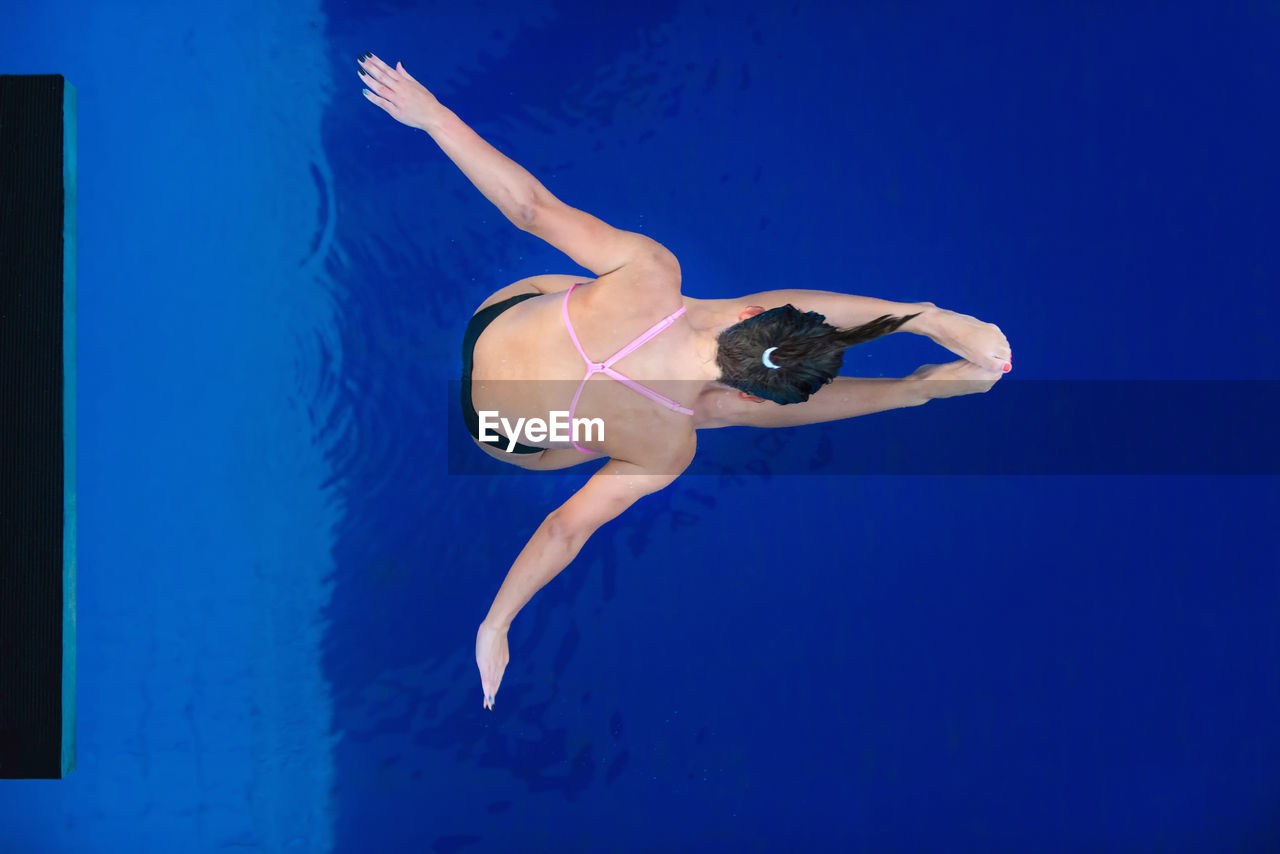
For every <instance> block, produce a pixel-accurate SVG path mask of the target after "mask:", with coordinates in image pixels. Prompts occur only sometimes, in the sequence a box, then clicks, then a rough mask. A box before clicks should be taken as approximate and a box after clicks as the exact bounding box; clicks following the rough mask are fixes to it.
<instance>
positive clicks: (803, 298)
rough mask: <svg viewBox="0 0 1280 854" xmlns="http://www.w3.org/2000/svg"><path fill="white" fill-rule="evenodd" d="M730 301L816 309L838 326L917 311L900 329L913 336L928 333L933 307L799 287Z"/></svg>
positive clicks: (928, 304)
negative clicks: (915, 315) (917, 315)
mask: <svg viewBox="0 0 1280 854" xmlns="http://www.w3.org/2000/svg"><path fill="white" fill-rule="evenodd" d="M732 301H733V302H735V303H741V305H742V307H744V308H745V307H746V306H749V305H758V306H762V307H763V308H764V309H765V310H766V311H768V310H769V309H771V308H778V307H779V306H784V305H793V306H795V307H796V308H797V309H799V310H800V311H816V312H817V313H818V314H821V315H824V316H825V317H826V319H827V323H830V324H831V325H832V326H836V327H839V328H841V329H851V328H853V327H855V326H861V325H862V324H864V323H870V322H871V321H873V320H875V319H876V318H877V317H882V316H884V315H886V314H891V315H894V316H895V317H903V316H905V315H908V314H919V315H920V316H919V317H917V318H915V319H913V320H909V321H907V322H906V323H905V324H903V325H902V327H901V329H900V331H902V332H914V333H916V334H917V335H930V330H929V324H928V322H927V321H928V319H929V318H930V317H931V315H932V310H933V309H936V308H937V306H935V305H934V304H933V303H931V302H892V301H890V300H884V299H876V298H875V297H860V296H856V295H854V294H842V293H836V292H835V291H813V290H803V289H790V290H778V291H762V292H760V293H758V294H747V295H746V296H743V297H737V298H735V299H734V300H732Z"/></svg>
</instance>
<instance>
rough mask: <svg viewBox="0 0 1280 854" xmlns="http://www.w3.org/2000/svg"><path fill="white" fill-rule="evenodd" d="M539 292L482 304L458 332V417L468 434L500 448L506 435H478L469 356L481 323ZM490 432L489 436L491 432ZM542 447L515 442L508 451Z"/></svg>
mask: <svg viewBox="0 0 1280 854" xmlns="http://www.w3.org/2000/svg"><path fill="white" fill-rule="evenodd" d="M540 296H542V294H516V295H515V296H513V297H509V298H507V299H504V300H503V301H502V302H495V303H494V304H493V305H490V306H486V307H485V308H482V309H481V310H480V311H477V312H476V313H475V315H474V316H473V317H472V318H471V322H470V323H468V324H467V331H466V333H465V334H464V335H463V336H462V420H463V421H465V422H466V423H467V432H468V433H470V434H471V436H472V438H474V439H476V440H477V441H481V442H484V444H486V445H493V446H494V447H495V448H497V449H498V450H500V451H505V450H507V444H508V443H509V442H510V441H511V440H510V439H507V438H505V437H500V438H497V439H494V438H491V439H489V440H488V441H484V440H483V439H480V414H479V413H478V412H476V407H475V404H473V403H472V402H471V360H472V358H473V356H474V355H475V351H476V341H477V340H479V338H480V335H481V333H483V332H484V330H485V327H486V326H488V325H489V324H490V323H493V320H494V318H496V317H497V316H498V315H500V314H502V313H503V312H504V311H506V310H507V309H509V308H511V306H513V305H515V304H516V303H518V302H521V301H523V300H527V299H529V298H531V297H540ZM490 435H491V436H492V434H490ZM544 450H546V449H545V448H534V447H532V446H530V445H524V444H521V443H520V442H516V444H515V447H514V448H512V449H511V453H513V454H537V453H540V452H541V451H544Z"/></svg>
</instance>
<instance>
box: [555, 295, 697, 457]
mask: <svg viewBox="0 0 1280 854" xmlns="http://www.w3.org/2000/svg"><path fill="white" fill-rule="evenodd" d="M581 284H582V282H576V283H574V284H573V285H571V286H570V287H569V290H567V291H565V294H564V303H563V304H562V305H561V307H560V308H561V313H562V314H563V315H564V326H565V329H568V330H569V337H570V338H572V339H573V346H574V347H576V348H578V352H579V353H580V354H581V355H582V360H583V361H584V362H586V363H587V375H586V376H585V377H583V378H582V382H580V383H578V391H577V392H576V393H575V394H574V395H573V403H572V404H570V405H569V423H570V425H572V424H573V413H574V412H575V411H576V410H577V408H578V398H580V397H582V390H583V389H584V388H586V385H587V380H589V379H591V375H592V374H595V373H603V374H605V375H607V376H610V377H613V378H614V379H615V380H617V381H618V382H620V383H622V384H623V385H625V386H627V387H628V388H630V389H632V390H634V391H637V392H639V393H640V394H643V395H644V396H645V397H647V398H649V399H650V400H652V401H654V402H655V403H661V404H662V405H663V406H665V407H666V408H667V409H670V410H673V411H675V412H680V413H683V414H685V415H692V414H693V410H692V409H690V408H689V407H687V406H681V405H680V404H679V403H677V402H676V401H674V400H672V399H671V398H669V397H663V396H662V395H660V394H658V393H657V392H656V391H654V390H653V389H651V388H647V387H646V386H643V385H641V384H640V383H638V382H636V381H635V380H633V379H631V378H630V377H627V376H624V375H622V374H621V373H619V372H618V371H615V370H614V369H613V365H614V363H615V362H617V361H618V360H620V359H622V358H623V357H624V356H627V355H630V354H631V353H633V352H635V350H636V348H638V347H640V346H641V345H643V344H644V343H645V342H647V341H648V340H649V339H651V338H653V337H654V336H655V335H657V334H659V333H660V332H662V330H664V329H666V328H667V327H668V326H670V325H671V324H673V323H675V322H676V318H678V317H680V315H682V314H684V309H685V307H684V306H680V310H679V311H675V312H672V313H671V314H669V315H667V316H666V317H664V318H662V320H659V321H658V322H657V323H655V324H653V326H650V327H649V328H648V329H647V330H645V331H644V332H642V333H641V334H640V337H638V338H636V340H634V341H632V342H631V343H630V344H628V345H627V346H625V347H623V348H622V349H621V350H619V351H618V352H616V353H614V354H613V355H612V356H610V357H609V358H607V359H605V360H604V361H603V362H593V361H591V357H590V356H588V355H587V354H586V351H585V350H583V349H582V343H581V342H580V341H579V340H578V334H577V333H576V332H574V331H573V324H572V323H570V322H569V294H571V293H573V289H574V288H576V287H577V286H578V285H581ZM570 429H572V426H571V428H570ZM573 446H574V447H575V448H577V449H578V450H579V451H582V452H583V453H584V454H590V453H592V452H591V451H589V450H587V449H586V448H584V447H582V446H581V445H579V444H578V443H577V442H574V443H573Z"/></svg>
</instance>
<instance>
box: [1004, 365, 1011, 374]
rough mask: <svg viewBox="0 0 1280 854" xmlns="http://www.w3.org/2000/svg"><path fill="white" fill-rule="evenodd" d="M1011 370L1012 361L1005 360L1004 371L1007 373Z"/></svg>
mask: <svg viewBox="0 0 1280 854" xmlns="http://www.w3.org/2000/svg"><path fill="white" fill-rule="evenodd" d="M1012 370H1013V363H1012V362H1006V363H1005V365H1004V372H1005V373H1006V374H1007V373H1009V372H1010V371H1012Z"/></svg>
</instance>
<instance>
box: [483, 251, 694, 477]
mask: <svg viewBox="0 0 1280 854" xmlns="http://www.w3.org/2000/svg"><path fill="white" fill-rule="evenodd" d="M575 283H583V284H579V285H578V287H577V288H575V289H574V291H573V294H572V295H571V297H570V300H569V316H570V320H571V321H572V322H573V326H574V330H575V332H576V333H577V335H578V340H579V342H580V343H581V345H582V348H583V350H584V351H585V352H586V353H587V355H588V356H589V357H591V359H592V360H595V361H602V360H604V359H606V358H608V357H609V356H611V355H613V354H614V353H615V352H617V351H618V350H619V349H621V348H622V347H624V346H626V345H627V344H628V343H630V342H631V341H633V340H634V339H635V338H636V337H637V336H638V335H640V334H641V333H643V332H644V331H645V330H646V329H648V328H649V327H650V326H652V325H653V324H654V323H655V322H656V321H658V320H660V319H662V318H663V317H665V316H667V315H669V314H671V313H673V312H675V311H676V310H678V309H679V308H680V307H681V306H682V305H684V304H685V300H684V298H683V297H682V296H681V295H680V290H679V280H678V279H676V278H673V277H671V276H670V275H664V274H662V273H659V272H657V271H654V270H651V269H645V270H640V269H630V268H628V267H624V268H622V269H620V270H617V271H615V272H613V273H608V274H606V275H604V276H601V277H600V278H598V279H592V278H590V277H589V276H587V277H582V276H565V275H552V274H548V275H542V276H533V277H530V278H527V279H522V280H520V281H519V282H515V283H514V284H512V285H509V286H507V287H506V288H503V289H502V290H500V291H498V292H497V293H495V294H494V295H493V296H491V297H490V298H489V299H487V300H485V302H484V303H483V304H482V305H481V308H484V307H485V306H487V305H491V304H493V303H495V302H500V301H502V300H505V299H509V298H510V297H512V296H515V295H517V294H524V293H537V294H540V295H539V296H537V297H534V298H533V299H527V300H524V301H522V302H520V303H517V304H516V305H514V306H512V307H511V308H509V309H507V310H506V311H504V312H503V313H502V314H500V315H499V316H498V317H496V318H495V319H494V320H493V322H492V323H490V324H489V326H488V327H487V328H486V329H485V330H484V332H483V333H482V334H481V336H480V338H479V340H478V341H477V342H476V347H475V353H474V357H473V358H474V364H473V370H472V398H473V400H474V403H475V407H476V409H477V411H480V412H484V411H491V412H492V411H496V412H501V413H502V417H504V418H506V419H508V422H509V423H511V424H514V423H515V421H516V419H518V418H524V419H531V418H539V419H543V420H544V421H546V420H549V418H550V416H551V413H553V412H567V411H568V410H569V408H570V402H571V400H572V399H573V395H574V392H575V390H576V389H577V387H578V384H579V383H580V382H581V381H582V378H583V376H584V375H585V374H586V371H587V365H586V363H585V362H584V361H583V358H582V356H581V355H580V354H579V353H578V351H577V349H576V348H575V347H574V345H573V341H572V340H571V339H570V337H569V333H568V331H567V330H566V329H565V325H564V318H563V315H562V306H563V303H564V292H565V291H567V290H568V289H569V288H570V287H571V286H572V285H574V284H575ZM478 310H479V309H477V311H478ZM695 339H696V336H695V334H694V331H693V327H691V326H690V325H689V323H688V320H687V316H682V317H680V318H677V319H676V321H675V322H674V323H673V324H672V325H671V326H670V327H668V328H667V329H665V330H663V332H662V333H661V335H659V336H658V337H655V338H654V339H652V340H651V341H649V342H646V343H645V344H644V345H642V346H641V347H639V348H638V349H636V350H635V351H633V352H631V353H629V354H628V355H626V356H624V357H623V358H622V359H620V360H619V361H618V362H616V363H615V364H614V368H615V369H616V370H618V371H620V372H621V373H622V374H624V375H626V376H627V377H630V378H632V379H634V380H637V381H639V382H641V383H643V384H645V385H647V386H650V387H651V388H652V389H653V390H654V391H656V392H658V393H660V394H662V395H665V396H666V397H669V398H671V399H673V400H674V401H676V402H677V403H679V404H681V405H683V406H686V407H690V408H692V407H693V405H694V403H695V402H696V399H697V396H698V393H699V392H700V391H701V388H702V386H703V385H705V382H706V376H705V374H706V371H705V370H702V371H695V370H691V365H693V364H695V363H696V361H697V356H696V354H695V352H694V351H695V347H694V345H695ZM574 417H575V419H600V421H601V423H602V424H603V425H604V438H603V440H602V441H600V440H597V441H582V440H581V439H579V444H580V445H582V446H583V447H586V448H588V449H589V450H592V451H596V452H598V453H599V454H603V455H607V456H620V457H621V458H624V459H626V458H635V457H637V456H643V454H644V452H645V450H646V446H649V445H652V444H655V443H656V444H659V445H660V444H663V443H666V442H671V441H673V440H675V439H676V438H678V436H679V435H680V434H681V433H683V432H687V431H689V430H692V429H693V425H692V424H691V423H690V419H689V416H687V415H682V414H680V413H677V412H673V411H671V410H668V409H666V408H665V407H663V406H661V405H659V404H657V403H655V402H654V401H652V400H649V399H647V398H645V397H643V396H641V395H640V394H638V393H636V391H634V390H632V389H630V388H628V387H627V386H625V385H623V384H622V383H620V382H616V381H614V380H612V379H610V378H608V377H605V376H593V377H592V378H591V379H590V380H589V381H588V382H587V384H586V386H585V388H584V389H583V391H582V396H581V398H580V400H579V402H578V406H577V408H576V410H575V411H574ZM497 432H499V433H504V431H503V430H501V429H499V430H498V431H497ZM521 441H523V442H525V443H526V444H528V443H529V441H528V440H527V439H524V438H521ZM533 444H536V445H538V446H542V447H549V448H553V449H569V450H570V451H571V452H572V453H573V454H576V455H577V456H578V457H581V458H583V459H584V460H587V459H594V458H597V455H595V454H593V455H587V454H583V453H581V452H579V451H576V450H574V449H573V445H572V443H570V442H567V441H563V442H555V441H549V440H548V441H542V442H535V443H533ZM482 447H483V446H482ZM489 450H490V451H492V448H490V449H489ZM499 453H503V452H499ZM496 455H497V454H495V456H496ZM504 455H505V454H504ZM511 461H513V462H521V461H517V460H511Z"/></svg>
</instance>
